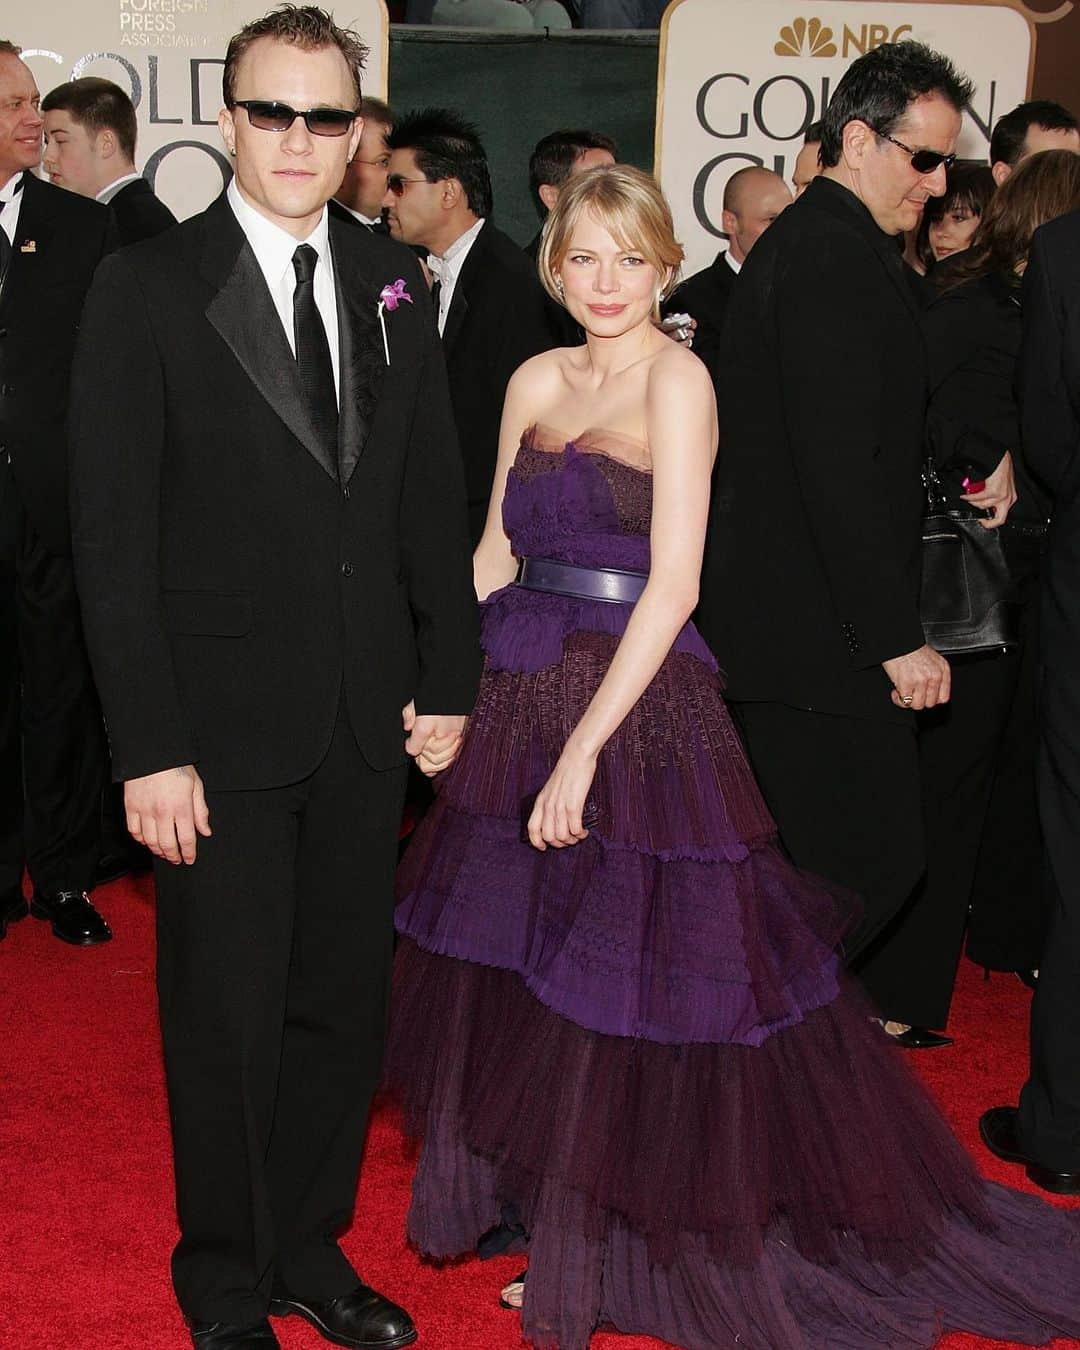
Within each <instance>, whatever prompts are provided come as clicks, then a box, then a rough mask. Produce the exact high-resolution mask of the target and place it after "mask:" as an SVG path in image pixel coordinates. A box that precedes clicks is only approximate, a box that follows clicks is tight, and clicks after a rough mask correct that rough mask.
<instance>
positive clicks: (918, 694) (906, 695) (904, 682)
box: [881, 647, 952, 712]
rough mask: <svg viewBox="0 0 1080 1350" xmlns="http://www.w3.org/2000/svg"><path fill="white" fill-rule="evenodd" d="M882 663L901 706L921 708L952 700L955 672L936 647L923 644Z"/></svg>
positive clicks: (894, 699)
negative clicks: (915, 649) (912, 650)
mask: <svg viewBox="0 0 1080 1350" xmlns="http://www.w3.org/2000/svg"><path fill="white" fill-rule="evenodd" d="M881 665H882V669H883V670H884V671H885V674H886V675H888V677H889V679H890V680H891V681H892V686H893V691H892V701H893V702H894V703H895V704H896V706H897V707H898V708H910V709H911V711H912V712H921V711H922V710H923V709H924V708H936V707H937V706H938V704H939V703H948V701H949V693H950V690H951V686H952V672H951V670H950V669H949V663H948V661H946V660H945V658H944V657H943V656H940V655H939V654H938V653H937V652H936V651H934V649H933V647H920V648H919V650H918V651H917V652H909V653H908V654H907V656H896V657H894V658H893V659H892V660H891V661H883V662H882V663H881Z"/></svg>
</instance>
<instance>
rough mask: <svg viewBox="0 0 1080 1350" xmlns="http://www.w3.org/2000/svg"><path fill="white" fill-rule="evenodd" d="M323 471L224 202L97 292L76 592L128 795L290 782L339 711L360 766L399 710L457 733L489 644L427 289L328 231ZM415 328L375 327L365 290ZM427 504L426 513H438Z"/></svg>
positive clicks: (79, 392)
mask: <svg viewBox="0 0 1080 1350" xmlns="http://www.w3.org/2000/svg"><path fill="white" fill-rule="evenodd" d="M330 241H331V248H332V250H333V257H334V269H335V281H336V286H337V293H338V317H339V323H340V330H341V332H340V355H341V397H340V406H341V416H340V437H339V445H338V447H337V454H336V456H335V455H334V453H333V452H332V450H331V449H330V448H328V447H324V446H323V444H322V443H321V442H320V439H319V437H318V436H317V434H316V432H315V430H314V427H313V425H312V421H311V418H310V415H309V413H308V410H307V406H306V404H305V403H304V400H303V398H302V395H301V393H300V386H299V379H298V375H297V369H296V361H295V359H294V358H293V355H292V352H291V351H290V348H289V345H288V341H287V339H286V336H285V333H284V330H283V329H282V326H281V322H280V320H279V318H278V315H277V311H276V310H275V309H274V306H273V301H272V299H271V296H270V293H269V290H268V289H267V287H266V284H265V281H264V280H263V276H262V273H261V271H260V270H259V266H258V263H257V261H256V259H255V255H254V253H253V252H252V250H251V248H250V246H249V245H248V243H247V241H246V238H245V236H244V234H243V232H242V230H241V228H240V226H239V224H238V222H237V220H236V218H235V216H234V214H233V212H232V209H231V208H230V206H229V204H228V201H227V199H226V198H225V197H224V196H222V197H221V198H219V199H218V201H216V202H215V203H214V204H213V205H212V206H210V207H209V208H208V209H207V210H206V211H205V212H204V213H202V214H201V215H198V216H195V217H193V218H192V219H191V220H188V221H185V222H184V223H183V224H180V225H177V226H176V227H175V228H174V229H172V230H168V231H166V232H165V233H163V234H161V235H158V236H157V238H155V239H152V240H147V241H146V242H145V243H143V244H138V245H135V246H134V247H133V248H130V249H125V250H123V251H122V252H121V253H119V254H117V255H116V256H115V257H112V258H110V259H108V260H107V262H106V263H105V264H104V265H103V266H102V267H101V268H100V270H99V272H98V275H97V278H96V280H95V282H94V286H93V289H92V290H91V293H90V296H89V299H88V301H87V306H86V313H85V318H84V323H83V329H82V334H81V340H80V346H79V351H78V355H77V358H76V362H75V370H74V379H73V392H72V407H73V413H74V416H73V418H72V483H73V494H72V502H73V525H74V531H73V533H74V544H75V565H76V577H77V581H78V585H79V593H80V598H81V601H82V605H83V615H84V622H85V627H86V633H87V640H88V643H89V647H90V653H91V658H92V661H93V665H94V671H95V675H96V677H97V682H98V688H99V690H100V693H101V698H102V703H103V705H104V708H105V714H106V721H107V723H108V727H109V735H110V740H111V743H112V752H113V768H114V772H115V774H116V777H117V778H121V779H127V778H132V777H137V776H141V775H143V774H147V773H151V772H154V771H158V770H161V769H164V768H167V767H170V766H173V765H178V764H185V763H190V762H194V763H195V764H197V765H198V767H199V769H200V772H201V773H202V774H203V776H204V778H205V780H206V782H207V783H208V784H209V785H210V786H211V787H213V788H230V789H234V788H263V787H271V786H275V785H281V784H286V783H290V782H295V781H297V780H299V779H300V778H302V777H304V776H305V775H306V774H308V773H310V772H311V771H312V770H313V769H314V768H315V767H316V766H317V765H318V764H319V762H320V761H321V759H322V756H323V755H324V753H325V751H326V748H327V746H328V745H329V742H330V737H331V734H332V731H333V727H334V723H335V719H336V717H337V714H338V709H339V703H340V697H341V691H342V688H344V694H345V698H346V700H347V706H348V713H349V717H350V720H351V722H352V726H353V728H354V731H355V734H356V737H357V740H358V742H359V745H360V748H361V750H362V751H363V753H364V756H365V758H366V759H367V760H368V761H369V763H371V764H372V765H373V766H374V767H376V768H389V767H392V766H394V765H398V764H400V763H402V762H403V760H404V749H403V734H402V728H401V709H402V707H403V706H404V705H405V704H406V703H407V702H408V701H409V699H410V698H415V700H416V705H417V709H418V711H420V712H436V713H437V712H442V713H465V712H468V711H469V709H470V707H471V705H472V701H473V697H474V693H475V687H476V682H477V679H478V675H479V646H478V637H477V617H476V613H477V611H476V604H475V597H474V595H473V590H472V575H471V572H472V569H471V559H470V557H469V551H468V547H467V542H466V532H465V511H464V489H463V484H462V474H461V466H460V460H459V457H458V453H457V447H456V444H455V440H454V432H453V426H452V420H451V413H450V403H449V395H448V391H447V387H446V372H445V367H444V364H443V359H442V353H441V351H440V350H439V343H438V336H437V334H436V332H435V327H434V324H433V323H432V319H431V310H430V304H429V302H428V299H427V296H426V288H425V286H424V283H423V280H422V278H421V275H420V271H419V268H418V266H417V263H416V260H415V258H413V256H412V255H411V254H410V253H409V251H408V250H407V249H405V248H402V247H401V246H400V245H398V244H395V243H393V242H392V241H390V240H388V239H381V238H378V237H377V236H374V235H372V234H370V233H369V232H368V231H366V230H354V229H351V228H350V227H349V226H347V225H343V224H341V223H340V222H337V221H334V220H331V222H330ZM397 278H404V279H405V280H406V281H407V282H408V289H409V291H410V292H411V295H412V297H413V303H412V304H408V303H405V304H401V305H400V306H399V307H398V308H397V309H396V310H395V311H394V312H393V313H388V314H387V315H386V326H387V333H388V337H389V344H390V358H391V364H390V365H389V366H387V365H386V360H385V356H384V352H383V341H382V336H381V333H380V329H379V324H378V321H377V306H378V301H379V292H380V290H381V289H382V287H384V286H385V285H386V284H387V283H390V282H393V281H395V280H396V279H397ZM433 503H437V504H438V506H437V509H433V505H432V504H433Z"/></svg>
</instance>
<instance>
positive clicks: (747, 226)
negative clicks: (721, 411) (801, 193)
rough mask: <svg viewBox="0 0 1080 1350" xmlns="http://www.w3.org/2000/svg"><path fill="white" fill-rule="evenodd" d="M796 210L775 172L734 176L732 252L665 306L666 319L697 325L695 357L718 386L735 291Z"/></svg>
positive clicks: (728, 223)
mask: <svg viewBox="0 0 1080 1350" xmlns="http://www.w3.org/2000/svg"><path fill="white" fill-rule="evenodd" d="M790 205H791V192H790V191H789V190H788V186H787V184H786V183H785V182H784V180H783V179H782V178H781V177H780V175H779V174H778V173H773V171H772V169H761V168H758V167H757V166H756V165H751V166H750V167H749V168H746V169H740V170H739V171H738V173H733V174H732V175H731V177H730V178H729V179H728V181H727V184H726V185H725V187H724V210H723V214H722V216H721V221H722V224H723V227H724V233H725V234H726V235H727V237H728V246H727V248H726V249H724V250H723V251H722V252H720V253H718V254H717V255H716V257H715V258H714V259H713V261H712V263H711V264H710V265H709V266H708V267H706V268H703V269H702V271H700V272H695V273H694V275H693V276H692V277H689V278H687V280H686V281H684V282H683V283H682V284H681V285H680V286H677V287H676V288H675V290H674V291H673V292H672V293H671V295H670V296H668V298H667V300H665V301H664V304H663V308H662V313H663V314H664V316H665V317H667V316H668V315H671V314H681V313H686V314H689V315H690V317H691V318H692V319H694V320H696V323H697V327H696V328H695V329H694V333H693V348H694V354H695V356H699V357H700V358H701V360H702V361H704V362H705V365H706V366H707V367H708V370H709V374H710V375H711V376H712V377H713V381H714V382H715V381H716V378H717V373H718V372H717V363H718V361H719V359H720V335H721V334H722V332H723V331H724V318H725V316H726V314H727V307H728V301H729V300H730V299H731V292H732V291H733V290H734V288H735V278H736V277H737V276H738V275H739V273H740V272H741V271H742V265H743V263H744V262H746V259H747V257H748V256H749V253H750V250H751V249H752V248H753V247H754V245H755V244H756V243H757V241H758V240H759V239H760V238H761V236H762V235H763V234H764V233H765V231H766V230H767V229H768V228H769V226H770V225H772V224H773V222H774V221H775V220H776V219H777V217H778V216H779V215H780V212H781V211H783V210H784V209H785V207H787V206H790Z"/></svg>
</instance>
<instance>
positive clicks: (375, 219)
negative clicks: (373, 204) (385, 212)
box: [334, 197, 382, 230]
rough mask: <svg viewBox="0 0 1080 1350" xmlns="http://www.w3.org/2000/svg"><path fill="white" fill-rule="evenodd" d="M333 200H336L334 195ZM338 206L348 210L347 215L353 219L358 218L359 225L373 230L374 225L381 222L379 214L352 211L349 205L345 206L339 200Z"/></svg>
mask: <svg viewBox="0 0 1080 1350" xmlns="http://www.w3.org/2000/svg"><path fill="white" fill-rule="evenodd" d="M334 200H335V201H337V198H336V197H335V199H334ZM338 206H340V207H341V208H342V210H344V211H348V213H349V215H350V216H352V217H353V219H354V220H358V221H359V222H360V224H361V225H366V226H367V227H368V229H369V230H373V229H374V228H375V226H376V225H381V224H382V216H381V215H378V216H365V215H364V213H363V211H354V210H353V209H352V207H351V206H346V205H345V203H344V202H341V201H339V202H338Z"/></svg>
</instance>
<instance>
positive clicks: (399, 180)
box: [386, 173, 431, 197]
mask: <svg viewBox="0 0 1080 1350" xmlns="http://www.w3.org/2000/svg"><path fill="white" fill-rule="evenodd" d="M430 182H431V179H430V178H406V177H405V175H404V174H401V173H392V174H390V175H389V177H388V178H387V180H386V186H387V187H388V188H389V189H390V191H391V192H392V193H393V194H394V196H395V197H404V196H405V189H406V188H407V187H408V186H409V184H410V183H430Z"/></svg>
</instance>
